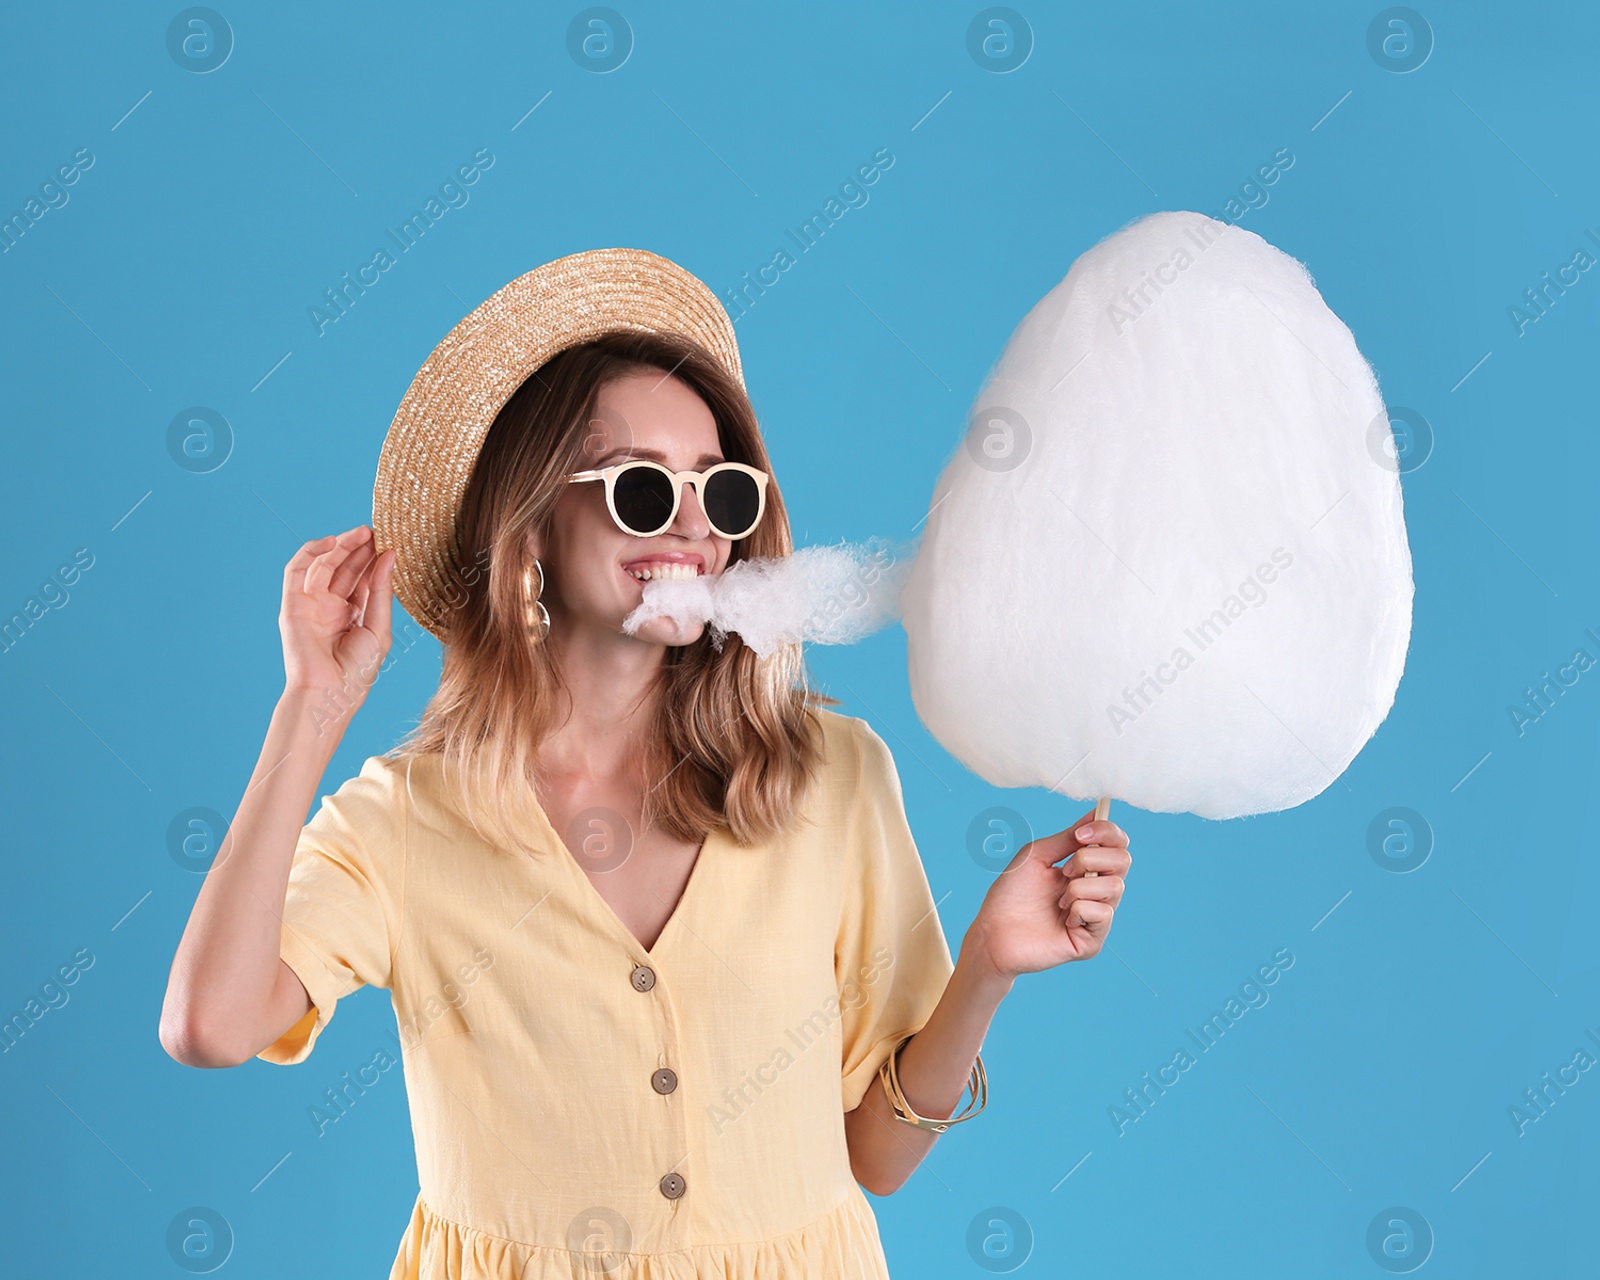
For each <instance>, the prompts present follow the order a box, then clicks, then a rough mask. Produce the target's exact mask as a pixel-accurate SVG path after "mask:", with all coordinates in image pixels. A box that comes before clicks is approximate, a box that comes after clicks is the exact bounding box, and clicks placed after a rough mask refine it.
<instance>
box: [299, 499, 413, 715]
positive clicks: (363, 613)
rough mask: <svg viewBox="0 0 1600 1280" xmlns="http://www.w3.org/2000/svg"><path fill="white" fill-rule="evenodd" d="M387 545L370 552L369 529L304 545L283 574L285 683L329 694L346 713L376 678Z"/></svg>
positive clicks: (382, 648)
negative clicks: (384, 548)
mask: <svg viewBox="0 0 1600 1280" xmlns="http://www.w3.org/2000/svg"><path fill="white" fill-rule="evenodd" d="M394 562H395V552H394V549H393V548H390V549H389V550H388V551H385V552H384V553H383V554H382V555H377V554H375V544H374V534H373V531H372V528H371V526H370V525H358V526H356V527H355V528H354V529H347V530H346V531H345V532H343V533H341V534H338V535H336V536H334V535H330V536H328V537H326V538H319V539H318V540H317V541H315V542H308V543H306V544H305V546H303V547H301V548H300V550H299V551H297V552H295V555H294V558H293V559H292V560H290V561H289V564H288V566H287V567H286V568H285V569H284V571H283V608H282V611H281V612H280V613H279V615H278V630H279V631H280V632H281V633H282V635H283V668H284V677H285V685H286V687H287V688H288V689H290V690H294V691H298V692H310V693H315V694H318V695H323V696H329V695H331V696H334V697H335V698H337V699H338V701H339V703H340V712H341V714H342V712H343V711H344V710H346V709H349V710H353V709H354V707H356V706H358V705H359V704H360V703H361V702H362V701H363V700H364V699H365V698H366V695H367V690H368V689H369V688H371V687H372V682H373V681H374V680H376V679H377V678H378V668H379V667H380V666H381V665H382V663H383V659H384V656H385V655H386V654H387V653H388V652H389V645H390V642H391V638H392V637H391V627H390V623H391V618H390V613H391V610H390V600H391V599H392V594H393V584H392V581H391V578H392V574H393V571H394Z"/></svg>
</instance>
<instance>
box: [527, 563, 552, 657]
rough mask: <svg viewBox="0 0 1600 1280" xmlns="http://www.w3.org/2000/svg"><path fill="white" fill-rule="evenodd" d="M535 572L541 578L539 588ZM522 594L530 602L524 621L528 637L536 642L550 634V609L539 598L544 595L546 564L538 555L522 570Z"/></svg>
mask: <svg viewBox="0 0 1600 1280" xmlns="http://www.w3.org/2000/svg"><path fill="white" fill-rule="evenodd" d="M535 574H537V575H538V578H539V585H538V587H537V588H536V587H535V586H534V585H533V580H534V575H535ZM522 594H523V598H524V599H525V600H527V602H528V603H527V608H526V619H525V622H524V626H525V627H526V629H527V632H528V638H529V639H530V640H533V641H535V642H538V641H541V640H543V639H544V638H545V637H546V636H548V635H549V634H550V611H549V610H548V609H546V608H545V607H544V604H543V602H542V601H540V599H539V597H540V596H542V595H544V566H543V565H542V564H540V563H539V558H538V557H537V556H535V557H534V560H533V564H532V566H531V567H529V568H525V569H523V571H522Z"/></svg>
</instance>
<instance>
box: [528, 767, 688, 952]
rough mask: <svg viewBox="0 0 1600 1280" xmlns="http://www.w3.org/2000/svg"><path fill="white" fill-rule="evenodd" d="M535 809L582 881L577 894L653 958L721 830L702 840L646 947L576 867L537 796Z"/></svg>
mask: <svg viewBox="0 0 1600 1280" xmlns="http://www.w3.org/2000/svg"><path fill="white" fill-rule="evenodd" d="M534 808H535V810H536V811H537V812H538V814H539V818H540V820H541V821H542V822H543V823H544V828H545V831H546V833H547V834H548V836H549V838H550V842H551V843H552V844H553V845H554V846H555V854H556V857H557V858H559V859H560V860H561V861H562V862H563V863H564V864H565V865H566V866H567V867H568V868H569V869H570V870H571V872H572V874H573V875H575V876H576V877H577V878H578V879H579V880H580V881H581V882H582V887H581V888H580V889H579V893H587V894H588V895H589V899H590V901H591V903H592V904H593V908H594V909H595V910H597V911H598V912H599V913H600V914H601V915H602V916H604V917H605V918H606V920H607V921H608V922H609V925H608V927H610V928H611V929H613V930H615V931H616V932H617V933H620V934H621V935H622V937H623V938H625V939H626V940H627V941H628V942H629V944H631V945H632V946H633V947H636V948H638V949H639V950H641V951H643V952H644V954H645V955H647V956H649V957H650V958H651V959H656V958H657V957H658V956H659V954H660V949H661V945H662V944H663V943H664V942H666V941H667V937H668V935H669V934H671V933H672V931H673V926H674V925H676V924H677V923H678V918H679V917H680V916H682V915H683V914H684V911H685V909H686V908H687V906H688V904H689V895H690V894H692V893H693V892H694V891H695V885H696V884H698V883H699V882H700V881H701V880H703V879H705V876H703V875H702V874H701V872H702V869H703V868H704V866H705V862H706V856H707V854H709V853H710V851H711V845H712V842H713V841H714V840H716V839H717V838H718V836H719V833H720V828H717V827H713V828H712V829H711V830H710V831H708V832H706V838H705V839H704V840H703V841H701V843H700V848H699V851H698V852H696V854H695V855H694V866H692V867H690V868H689V878H688V880H686V881H685V882H684V886H683V892H682V893H680V894H679V895H678V900H677V902H675V903H674V904H673V906H672V914H671V915H669V916H668V917H667V922H666V923H665V924H663V925H662V926H661V931H660V932H659V933H657V934H656V940H655V942H654V943H653V944H652V945H651V946H648V947H647V946H645V945H644V943H643V942H641V941H640V939H639V936H638V935H637V934H636V933H634V931H633V930H632V929H630V928H628V926H627V924H626V922H624V920H623V919H622V917H621V916H619V915H618V914H617V913H616V910H615V908H613V907H612V905H611V904H610V903H609V902H607V901H606V899H605V895H604V894H602V893H601V892H600V890H599V889H598V888H597V887H596V886H595V883H594V881H593V880H591V879H589V873H588V872H586V871H585V870H584V869H583V867H582V866H581V865H580V864H579V862H578V859H577V857H576V856H575V855H574V854H573V852H572V850H571V849H569V848H567V842H566V841H565V840H563V839H562V838H561V833H560V832H559V831H557V830H556V827H555V823H553V822H551V821H550V815H549V814H548V813H546V812H545V811H544V805H543V804H541V803H540V802H539V799H538V797H537V796H535V797H534Z"/></svg>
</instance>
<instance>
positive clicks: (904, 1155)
mask: <svg viewBox="0 0 1600 1280" xmlns="http://www.w3.org/2000/svg"><path fill="white" fill-rule="evenodd" d="M978 954H979V951H978V949H977V948H968V947H967V946H965V945H964V946H962V948H961V954H960V956H959V957H957V959H956V967H955V972H954V973H953V974H951V976H950V982H949V984H948V985H947V986H946V987H945V990H944V995H943V996H942V997H940V1000H939V1003H938V1005H937V1006H936V1007H935V1008H934V1011H933V1014H932V1016H931V1017H929V1019H928V1022H927V1025H926V1026H924V1027H923V1028H922V1030H921V1031H919V1032H918V1033H917V1034H916V1035H914V1036H912V1037H911V1039H910V1041H909V1042H908V1043H907V1044H906V1047H905V1048H904V1049H902V1050H901V1051H900V1058H899V1061H898V1064H897V1066H896V1068H895V1074H896V1077H897V1078H898V1079H899V1081H900V1089H901V1091H902V1092H903V1093H904V1094H905V1095H906V1101H907V1102H909V1103H910V1104H911V1109H912V1110H913V1111H915V1112H916V1113H917V1114H918V1115H919V1116H927V1117H929V1118H930V1119H940V1120H946V1119H949V1117H950V1116H951V1115H952V1114H953V1113H954V1112H955V1109H956V1104H957V1103H958V1102H960V1101H961V1096H962V1094H963V1093H964V1092H965V1091H966V1087H967V1081H968V1079H969V1078H970V1076H971V1075H972V1064H973V1063H974V1062H975V1061H976V1060H977V1057H978V1050H979V1049H981V1048H982V1047H983V1037H984V1035H985V1034H986V1033H987V1032H988V1030H989V1023H990V1022H991V1021H992V1020H993V1018H994V1014H995V1010H996V1009H998V1008H999V1007H1000V1001H1001V1000H1002V999H1004V998H1005V996H1006V994H1007V993H1008V992H1009V991H1010V990H1011V984H1012V981H1013V979H1012V977H1011V976H1009V975H1007V974H1003V973H1000V972H998V971H996V970H995V969H994V968H993V967H992V966H990V965H988V964H986V963H985V962H984V961H982V960H979V959H977V958H976V957H977V956H978ZM844 1132H845V1143H846V1145H847V1146H848V1147H849V1149H850V1169H851V1172H852V1173H853V1174H854V1175H855V1178H856V1181H857V1182H859V1183H860V1184H861V1185H862V1186H863V1187H865V1188H866V1189H867V1190H868V1191H870V1192H872V1194H873V1195H875V1196H886V1195H889V1194H891V1193H892V1192H895V1191H898V1190H899V1189H900V1187H901V1185H902V1184H903V1183H904V1182H905V1180H906V1179H907V1178H909V1177H910V1176H911V1174H912V1173H913V1172H914V1171H915V1169H916V1167H917V1166H918V1165H919V1164H921V1163H922V1160H923V1157H925V1156H926V1155H927V1154H928V1152H929V1151H931V1150H932V1149H933V1144H934V1143H935V1142H937V1141H938V1140H939V1135H938V1134H935V1133H929V1132H928V1131H927V1130H926V1129H919V1128H917V1126H916V1125H911V1124H907V1123H905V1121H903V1120H901V1119H899V1118H898V1117H896V1115H895V1114H894V1111H893V1110H892V1109H891V1108H890V1106H889V1097H888V1095H887V1094H886V1093H884V1091H883V1083H882V1081H880V1080H877V1079H874V1080H873V1082H872V1084H871V1086H870V1087H869V1088H868V1089H867V1093H866V1096H865V1097H864V1098H862V1100H861V1105H860V1106H858V1107H857V1108H856V1109H855V1110H854V1111H847V1112H845V1117H844Z"/></svg>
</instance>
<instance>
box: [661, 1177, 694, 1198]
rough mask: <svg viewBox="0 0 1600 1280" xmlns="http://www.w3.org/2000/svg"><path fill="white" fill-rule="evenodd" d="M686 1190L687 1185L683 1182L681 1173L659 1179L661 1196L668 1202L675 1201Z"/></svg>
mask: <svg viewBox="0 0 1600 1280" xmlns="http://www.w3.org/2000/svg"><path fill="white" fill-rule="evenodd" d="M687 1189H688V1184H687V1183H686V1182H684V1180H683V1175H682V1174H681V1173H669V1174H668V1175H667V1176H666V1177H664V1178H663V1179H661V1194H662V1195H664V1196H666V1198H667V1199H668V1200H676V1199H677V1198H678V1197H679V1196H681V1195H682V1194H683V1193H684V1191H686V1190H687Z"/></svg>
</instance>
